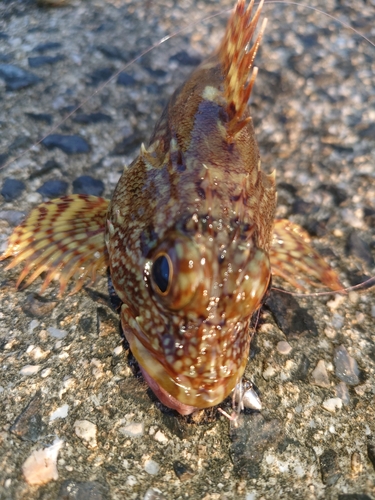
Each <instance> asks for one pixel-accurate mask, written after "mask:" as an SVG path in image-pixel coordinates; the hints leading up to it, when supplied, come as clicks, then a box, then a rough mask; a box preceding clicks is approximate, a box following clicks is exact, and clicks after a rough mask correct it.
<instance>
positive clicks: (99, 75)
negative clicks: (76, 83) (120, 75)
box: [88, 68, 116, 86]
mask: <svg viewBox="0 0 375 500" xmlns="http://www.w3.org/2000/svg"><path fill="white" fill-rule="evenodd" d="M115 71H116V70H114V69H113V68H98V69H96V70H94V71H93V72H92V73H90V74H89V75H88V76H89V78H90V85H95V86H96V85H100V84H101V83H103V82H106V81H107V80H109V79H110V78H111V76H112V75H113V74H114V73H115Z"/></svg>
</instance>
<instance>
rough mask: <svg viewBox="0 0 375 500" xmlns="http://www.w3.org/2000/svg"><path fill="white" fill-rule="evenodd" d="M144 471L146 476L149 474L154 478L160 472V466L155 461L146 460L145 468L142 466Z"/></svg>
mask: <svg viewBox="0 0 375 500" xmlns="http://www.w3.org/2000/svg"><path fill="white" fill-rule="evenodd" d="M144 469H145V471H146V472H147V474H150V475H151V476H156V474H158V472H159V470H160V465H159V464H158V463H157V462H155V460H151V459H150V460H146V462H145V466H144Z"/></svg>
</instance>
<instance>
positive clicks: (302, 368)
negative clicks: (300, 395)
mask: <svg viewBox="0 0 375 500" xmlns="http://www.w3.org/2000/svg"><path fill="white" fill-rule="evenodd" d="M310 365H311V362H310V360H309V358H308V357H307V356H305V354H302V357H301V361H300V363H299V365H298V368H297V370H296V371H295V372H294V378H295V379H297V380H302V381H305V380H307V376H308V374H309V369H310Z"/></svg>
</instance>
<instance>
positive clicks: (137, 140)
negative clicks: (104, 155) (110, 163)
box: [112, 132, 144, 155]
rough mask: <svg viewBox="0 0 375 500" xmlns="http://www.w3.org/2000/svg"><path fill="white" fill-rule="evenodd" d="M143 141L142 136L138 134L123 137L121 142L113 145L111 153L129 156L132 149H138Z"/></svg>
mask: <svg viewBox="0 0 375 500" xmlns="http://www.w3.org/2000/svg"><path fill="white" fill-rule="evenodd" d="M143 139H144V136H143V134H141V133H140V132H134V134H131V135H129V136H128V137H124V139H123V140H122V141H121V142H118V143H117V144H116V145H115V149H114V150H113V151H112V154H114V155H126V154H129V153H130V152H131V151H133V150H134V149H136V148H138V147H139V146H140V144H141V142H142V140H143Z"/></svg>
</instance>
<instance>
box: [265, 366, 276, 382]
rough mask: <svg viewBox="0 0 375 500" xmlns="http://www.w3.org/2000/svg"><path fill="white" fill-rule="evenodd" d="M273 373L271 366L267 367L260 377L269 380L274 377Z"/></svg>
mask: <svg viewBox="0 0 375 500" xmlns="http://www.w3.org/2000/svg"><path fill="white" fill-rule="evenodd" d="M275 373H276V371H275V369H274V367H273V366H272V365H268V366H267V368H266V369H265V370H264V372H263V373H262V376H263V378H264V380H269V379H270V378H272V377H274V376H275Z"/></svg>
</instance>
